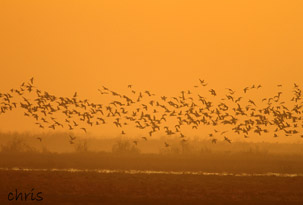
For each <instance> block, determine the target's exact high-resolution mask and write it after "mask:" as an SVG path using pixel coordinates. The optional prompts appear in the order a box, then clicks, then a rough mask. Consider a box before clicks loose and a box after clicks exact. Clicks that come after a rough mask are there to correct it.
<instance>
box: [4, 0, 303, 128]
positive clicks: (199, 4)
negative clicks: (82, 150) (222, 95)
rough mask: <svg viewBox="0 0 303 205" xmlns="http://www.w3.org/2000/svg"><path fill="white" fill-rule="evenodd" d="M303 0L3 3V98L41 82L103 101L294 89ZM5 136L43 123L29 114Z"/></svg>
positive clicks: (12, 117)
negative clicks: (140, 93)
mask: <svg viewBox="0 0 303 205" xmlns="http://www.w3.org/2000/svg"><path fill="white" fill-rule="evenodd" d="M302 11H303V1H300V0H297V1H296V0H294V1H282V0H272V1H271V0H267V1H261V0H255V1H243V0H236V1H235V0H231V1H226V0H214V1H202V0H197V1H193V0H183V1H181V0H174V1H173V0H153V1H151V0H146V1H142V0H132V1H126V0H120V1H115V0H107V1H101V0H94V1H93V0H85V1H84V0H83V1H72V0H71V1H66V0H60V1H59V0H58V1H55V0H52V1H41V0H36V1H33V0H28V1H23V0H20V1H15V0H1V1H0V69H1V81H0V92H2V91H3V92H4V91H7V90H8V89H10V88H13V87H18V86H19V85H20V84H21V83H22V82H23V81H25V80H28V79H29V78H30V77H32V76H34V77H35V81H36V82H35V84H36V85H37V86H38V87H40V88H41V89H45V90H48V91H50V92H52V93H54V94H56V95H68V96H71V95H73V93H74V92H75V91H78V93H79V96H80V97H87V98H92V99H96V96H97V95H98V92H97V88H99V87H100V86H101V85H107V86H109V87H111V88H114V89H116V90H122V89H124V88H125V87H126V86H127V85H128V84H134V85H135V86H136V87H137V88H140V89H150V90H152V91H154V92H156V93H161V94H164V93H166V94H168V95H169V94H175V93H177V92H179V91H180V90H181V89H184V88H187V87H188V88H189V87H191V86H193V85H194V84H196V83H197V82H198V79H199V78H202V79H205V80H206V81H207V82H208V83H209V85H210V86H213V87H215V88H220V87H221V88H225V87H231V88H235V89H237V88H243V87H244V86H245V85H251V84H253V83H260V84H262V85H264V86H269V87H270V86H272V85H276V84H278V83H282V84H292V83H293V82H299V83H300V81H301V80H302V77H303V66H302V65H303V58H302V54H303V38H302V36H303V24H302V19H303V12H302ZM0 124H1V125H0V130H13V129H20V130H21V129H23V130H24V129H28V130H33V129H34V128H33V127H34V126H31V125H32V124H31V123H29V122H28V120H27V119H26V118H25V117H23V115H22V113H21V114H18V113H12V114H7V115H2V116H0Z"/></svg>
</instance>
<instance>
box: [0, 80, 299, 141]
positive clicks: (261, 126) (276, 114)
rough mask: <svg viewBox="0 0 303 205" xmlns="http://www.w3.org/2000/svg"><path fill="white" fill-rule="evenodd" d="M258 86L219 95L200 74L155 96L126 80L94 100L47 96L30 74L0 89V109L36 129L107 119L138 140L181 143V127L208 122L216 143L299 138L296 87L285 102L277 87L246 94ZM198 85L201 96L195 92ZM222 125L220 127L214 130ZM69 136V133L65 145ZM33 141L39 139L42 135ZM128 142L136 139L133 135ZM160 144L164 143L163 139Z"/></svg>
mask: <svg viewBox="0 0 303 205" xmlns="http://www.w3.org/2000/svg"><path fill="white" fill-rule="evenodd" d="M277 87H278V88H281V87H282V85H277ZM260 88H262V86H261V85H252V86H249V87H245V88H244V89H243V90H240V91H235V90H232V89H230V88H226V90H227V91H226V93H224V94H222V95H223V97H221V98H220V97H219V95H218V94H217V91H216V90H214V89H208V88H207V83H206V82H205V81H204V80H201V79H199V85H195V86H194V88H193V89H196V90H194V91H193V90H183V91H181V92H180V94H179V95H178V96H173V97H168V96H156V95H155V94H153V93H151V92H150V91H148V90H146V91H137V90H135V89H133V86H132V85H128V89H129V90H130V92H129V94H127V95H126V94H121V93H118V92H116V91H113V90H111V89H109V88H107V87H105V86H102V88H101V89H98V91H99V92H100V94H101V95H102V96H105V95H106V96H109V97H110V98H113V99H112V100H111V102H109V103H107V104H99V103H93V102H90V100H88V99H80V98H79V97H78V93H77V92H75V93H74V95H73V96H72V97H58V96H55V95H52V94H50V93H48V92H46V91H42V90H39V89H38V88H37V87H36V86H34V78H31V79H30V80H29V81H28V82H24V83H22V84H21V86H20V87H19V88H18V89H11V90H10V91H8V92H6V93H1V92H0V114H4V113H6V112H8V111H11V110H13V109H16V108H21V109H24V115H25V116H27V117H32V118H34V119H35V121H36V124H37V126H39V127H40V128H41V129H47V128H48V129H53V130H55V129H56V128H57V127H62V128H66V129H68V130H74V129H81V130H82V131H83V132H85V133H86V132H87V129H88V127H92V126H101V125H103V124H106V123H113V124H114V126H115V127H116V128H117V129H120V132H121V135H126V128H127V126H130V125H133V126H134V127H136V128H138V129H142V130H144V131H146V136H144V137H142V139H141V140H144V141H147V140H148V138H149V137H150V136H152V135H153V134H155V133H157V132H161V131H162V132H165V134H166V135H177V136H179V137H180V139H181V141H182V142H186V141H187V137H186V136H185V134H184V132H183V131H182V130H183V127H184V126H187V127H188V126H189V127H190V128H191V129H198V127H199V126H201V125H208V126H212V128H213V131H212V132H210V133H208V135H209V137H211V142H212V143H216V142H217V139H218V137H220V136H221V137H222V139H224V140H225V141H226V142H227V143H231V142H232V141H231V139H230V137H229V136H230V135H231V134H230V133H236V134H238V135H243V137H245V138H248V137H249V136H250V135H251V134H253V133H256V134H258V135H263V134H265V133H268V134H272V135H273V137H278V136H281V135H285V136H291V135H299V136H300V137H302V138H303V133H302V132H301V130H300V129H301V128H303V117H302V108H303V100H302V97H303V95H302V90H301V89H300V87H299V86H298V85H297V84H294V86H293V91H292V92H293V94H292V96H291V99H289V100H290V101H289V100H287V101H285V100H283V99H282V97H281V96H282V92H281V91H278V92H277V94H276V95H274V96H273V97H268V98H263V99H261V100H259V102H258V101H256V100H252V99H249V98H248V97H249V95H248V93H249V92H250V91H252V90H258V89H260ZM199 89H200V90H202V91H203V92H202V93H203V95H202V94H201V93H200V92H196V91H200V90H199ZM29 95H30V96H29ZM18 99H19V100H18ZM222 127H224V130H223V131H222V130H220V129H221V128H222ZM75 139H76V137H74V136H72V135H69V141H70V143H71V144H74V141H75ZM38 140H40V141H42V138H39V139H38ZM133 142H134V144H135V145H137V144H138V140H135V141H133ZM164 146H165V147H169V146H170V145H169V144H168V143H167V142H165V143H164Z"/></svg>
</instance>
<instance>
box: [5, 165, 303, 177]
mask: <svg viewBox="0 0 303 205" xmlns="http://www.w3.org/2000/svg"><path fill="white" fill-rule="evenodd" d="M0 170H3V171H45V172H47V171H49V172H72V173H74V172H96V173H101V174H112V173H121V174H168V175H202V176H235V177H253V176H275V177H302V176H303V173H296V174H293V173H292V174H289V173H276V172H267V173H230V172H202V171H201V172H193V171H156V170H119V169H29V168H18V167H14V168H0Z"/></svg>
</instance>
